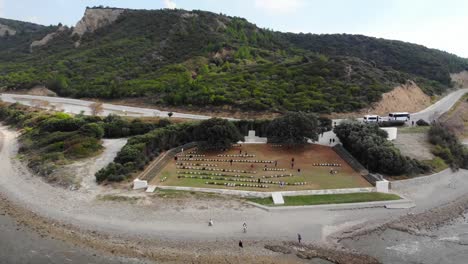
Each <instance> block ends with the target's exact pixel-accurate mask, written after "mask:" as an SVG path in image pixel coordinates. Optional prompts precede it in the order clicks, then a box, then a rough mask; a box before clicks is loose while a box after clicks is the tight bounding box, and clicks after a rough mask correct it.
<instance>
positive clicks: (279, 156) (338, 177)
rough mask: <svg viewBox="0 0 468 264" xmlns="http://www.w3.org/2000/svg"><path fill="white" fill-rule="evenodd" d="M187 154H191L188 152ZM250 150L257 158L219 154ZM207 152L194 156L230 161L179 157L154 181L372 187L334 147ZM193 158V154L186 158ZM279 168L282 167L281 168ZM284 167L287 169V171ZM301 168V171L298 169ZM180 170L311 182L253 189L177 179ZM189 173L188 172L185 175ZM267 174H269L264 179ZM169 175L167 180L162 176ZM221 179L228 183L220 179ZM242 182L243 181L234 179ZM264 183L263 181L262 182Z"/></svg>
mask: <svg viewBox="0 0 468 264" xmlns="http://www.w3.org/2000/svg"><path fill="white" fill-rule="evenodd" d="M190 151H191V150H187V151H186V154H185V155H190V154H188V153H187V152H190ZM240 151H242V153H244V154H245V153H247V154H249V155H255V156H254V157H247V158H241V157H219V156H218V155H219V154H221V155H238V154H239V153H240ZM198 154H202V155H205V156H204V157H193V158H194V159H196V158H201V159H226V160H228V161H226V162H209V161H183V160H182V159H181V158H184V157H182V156H179V160H178V161H175V160H172V161H171V162H169V163H168V164H167V165H166V167H165V168H164V169H163V171H161V173H160V174H159V176H158V177H155V178H154V179H153V181H152V182H151V183H150V184H155V185H161V184H162V185H172V186H190V187H203V188H231V189H243V190H255V191H275V190H282V191H285V190H305V189H339V188H359V187H370V184H369V183H368V182H367V181H366V180H365V179H364V178H362V177H361V176H360V175H359V173H357V172H356V171H354V170H353V169H352V168H351V167H350V166H349V165H348V164H347V163H346V162H345V161H344V160H343V159H341V158H340V157H339V156H338V154H336V152H335V151H333V149H332V148H330V147H326V146H321V145H315V144H307V145H306V146H303V147H299V148H288V147H285V146H282V147H277V146H276V147H275V146H274V145H271V144H244V145H242V147H233V148H231V149H229V150H227V151H225V152H202V153H198ZM185 158H189V157H185ZM293 158H294V166H293V167H292V166H291V163H292V159H293ZM230 159H233V160H249V161H252V162H235V161H234V162H233V164H232V165H230V162H229V160H230ZM255 160H261V161H273V162H274V161H277V162H278V163H277V166H276V167H275V165H274V163H255V162H254V161H255ZM176 163H179V164H182V163H183V164H184V165H187V164H188V163H191V164H197V163H198V164H200V166H196V167H197V168H203V167H206V169H209V168H216V169H220V170H223V169H226V170H229V169H232V170H245V171H248V172H249V173H236V172H232V173H230V172H222V171H204V170H195V169H181V168H180V167H179V168H177V165H176ZM314 163H333V164H340V165H341V166H335V167H330V166H314ZM201 164H208V165H211V166H213V167H211V166H207V165H205V166H203V165H201ZM265 165H266V168H267V169H275V170H274V171H265V170H264V169H265ZM276 169H281V171H277V170H276ZM283 169H284V170H283ZM298 169H300V172H299V171H298ZM331 169H333V170H336V171H338V173H337V174H330V170H331ZM177 171H179V172H182V171H183V172H203V173H222V174H225V175H226V176H225V177H229V176H233V175H236V174H239V175H245V176H253V178H252V179H254V180H255V182H254V183H253V184H256V183H257V182H258V179H260V180H261V181H263V180H271V181H275V182H278V181H283V182H287V183H297V182H307V184H306V185H292V186H291V185H286V186H284V187H280V186H279V184H267V185H268V188H250V187H225V186H224V185H208V184H206V183H205V182H206V181H210V182H211V181H212V180H206V179H187V178H181V179H179V178H177V175H178V174H177ZM279 174H284V175H289V174H292V175H293V176H292V177H280V178H267V176H271V175H279ZM184 175H187V174H184ZM263 176H266V177H265V178H263ZM164 178H167V179H166V180H165V181H164V182H161V180H162V179H164ZM219 182H228V181H227V180H225V181H219ZM234 183H240V182H234ZM262 184H263V183H262Z"/></svg>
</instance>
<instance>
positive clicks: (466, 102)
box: [441, 96, 468, 139]
mask: <svg viewBox="0 0 468 264" xmlns="http://www.w3.org/2000/svg"><path fill="white" fill-rule="evenodd" d="M441 120H442V121H443V122H444V123H445V124H446V125H447V126H448V127H449V128H450V129H452V130H453V131H454V132H455V133H456V134H457V135H458V136H459V137H460V138H461V139H468V96H464V97H463V98H462V99H461V100H460V101H459V103H457V104H456V106H455V107H454V108H453V109H452V110H451V111H449V112H447V113H445V114H444V115H443V116H442V117H441Z"/></svg>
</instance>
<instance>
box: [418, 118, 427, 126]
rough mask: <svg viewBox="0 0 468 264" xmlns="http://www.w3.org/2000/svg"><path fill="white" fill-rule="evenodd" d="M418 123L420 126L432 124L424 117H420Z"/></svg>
mask: <svg viewBox="0 0 468 264" xmlns="http://www.w3.org/2000/svg"><path fill="white" fill-rule="evenodd" d="M416 125H418V126H430V124H429V123H428V122H426V121H425V120H423V119H419V120H418V121H416Z"/></svg>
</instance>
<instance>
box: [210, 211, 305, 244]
mask: <svg viewBox="0 0 468 264" xmlns="http://www.w3.org/2000/svg"><path fill="white" fill-rule="evenodd" d="M213 225H214V222H213V219H211V218H210V221H208V226H213ZM242 231H243V232H244V233H247V223H245V222H244V224H242ZM297 241H298V242H299V243H301V241H302V236H301V234H299V233H298V234H297ZM239 247H240V248H243V247H244V243H243V242H242V240H239Z"/></svg>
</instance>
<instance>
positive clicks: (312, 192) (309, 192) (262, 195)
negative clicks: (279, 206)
mask: <svg viewBox="0 0 468 264" xmlns="http://www.w3.org/2000/svg"><path fill="white" fill-rule="evenodd" d="M157 188H158V189H162V190H177V191H194V192H207V193H217V194H226V195H236V196H241V197H259V198H266V197H271V194H272V193H273V192H256V191H241V190H229V189H211V188H194V187H182V186H157ZM375 191H376V189H375V188H374V187H368V188H348V189H325V190H303V191H284V192H281V191H280V192H281V194H282V195H283V196H299V195H318V194H342V193H365V192H375Z"/></svg>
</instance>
